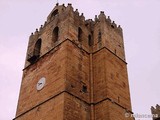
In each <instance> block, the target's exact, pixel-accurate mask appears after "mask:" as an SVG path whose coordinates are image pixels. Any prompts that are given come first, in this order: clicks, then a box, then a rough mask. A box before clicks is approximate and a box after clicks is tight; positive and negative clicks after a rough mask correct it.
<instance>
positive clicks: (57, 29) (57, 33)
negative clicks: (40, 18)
mask: <svg viewBox="0 0 160 120" xmlns="http://www.w3.org/2000/svg"><path fill="white" fill-rule="evenodd" d="M58 35H59V28H58V27H55V28H54V30H53V33H52V41H53V42H54V43H55V42H56V41H58Z"/></svg>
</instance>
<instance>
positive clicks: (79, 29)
mask: <svg viewBox="0 0 160 120" xmlns="http://www.w3.org/2000/svg"><path fill="white" fill-rule="evenodd" d="M78 41H80V42H81V41H82V29H81V28H80V27H79V28H78Z"/></svg>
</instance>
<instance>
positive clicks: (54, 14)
mask: <svg viewBox="0 0 160 120" xmlns="http://www.w3.org/2000/svg"><path fill="white" fill-rule="evenodd" d="M57 14H58V9H56V10H55V11H54V12H53V13H52V15H51V16H52V17H54V16H56V15H57Z"/></svg>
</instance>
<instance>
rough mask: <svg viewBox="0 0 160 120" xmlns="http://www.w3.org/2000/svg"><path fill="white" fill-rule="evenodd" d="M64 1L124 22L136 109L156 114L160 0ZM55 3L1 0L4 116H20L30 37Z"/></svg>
mask: <svg viewBox="0 0 160 120" xmlns="http://www.w3.org/2000/svg"><path fill="white" fill-rule="evenodd" d="M59 3H60V4H62V3H65V4H66V5H67V3H72V5H73V7H74V9H76V8H78V9H79V12H80V13H82V12H83V13H84V15H85V17H86V19H88V18H92V19H94V16H95V15H98V14H99V12H100V11H105V14H106V16H110V17H111V19H112V20H114V21H115V22H116V23H117V24H118V25H121V26H122V28H123V33H124V42H125V50H126V58H127V63H128V75H129V83H130V93H131V100H132V108H133V112H134V113H135V114H137V113H138V114H151V113H150V107H151V106H155V105H156V104H158V103H159V104H160V87H159V86H160V77H159V75H160V14H159V12H160V1H159V0H132V1H131V0H79V1H78V0H59ZM55 4H56V0H0V82H1V84H0V86H1V87H0V107H1V109H0V120H11V119H12V118H14V117H15V112H16V107H17V101H18V96H19V89H20V84H21V77H22V69H23V66H24V60H25V55H26V49H27V44H28V37H29V35H30V34H31V32H34V31H35V29H36V28H39V27H40V25H41V24H44V21H45V20H46V18H47V16H48V14H49V13H50V12H51V10H52V9H53V7H54V6H55ZM136 120H138V118H137V119H136ZM140 120H151V118H148V119H142V118H141V119H140Z"/></svg>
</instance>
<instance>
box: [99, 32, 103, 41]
mask: <svg viewBox="0 0 160 120" xmlns="http://www.w3.org/2000/svg"><path fill="white" fill-rule="evenodd" d="M101 39H102V34H101V32H99V33H98V42H101Z"/></svg>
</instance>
